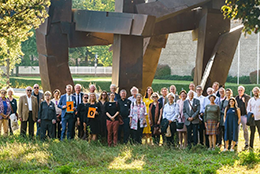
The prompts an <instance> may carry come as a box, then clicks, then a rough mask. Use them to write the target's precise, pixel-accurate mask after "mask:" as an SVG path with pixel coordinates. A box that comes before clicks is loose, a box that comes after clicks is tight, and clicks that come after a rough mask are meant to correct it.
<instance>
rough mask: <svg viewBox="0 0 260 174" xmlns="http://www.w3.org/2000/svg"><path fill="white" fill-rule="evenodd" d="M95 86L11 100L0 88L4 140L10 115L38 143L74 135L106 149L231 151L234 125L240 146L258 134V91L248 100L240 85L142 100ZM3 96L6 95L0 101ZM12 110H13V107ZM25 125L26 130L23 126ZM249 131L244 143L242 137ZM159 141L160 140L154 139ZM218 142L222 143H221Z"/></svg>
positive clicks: (151, 95)
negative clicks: (120, 145)
mask: <svg viewBox="0 0 260 174" xmlns="http://www.w3.org/2000/svg"><path fill="white" fill-rule="evenodd" d="M95 90H96V87H95V85H90V87H89V93H83V92H82V87H81V85H80V84H76V85H75V86H74V91H75V92H74V93H73V86H72V85H67V86H66V93H65V94H63V95H61V92H60V90H59V89H56V90H54V91H53V93H51V92H50V91H46V92H45V93H44V94H43V93H41V92H39V85H38V84H35V85H34V86H33V89H32V88H31V87H27V88H26V95H23V96H21V97H20V99H19V103H18V102H17V101H16V99H14V98H13V94H14V91H13V90H12V89H11V88H9V89H8V90H7V91H6V90H5V89H2V90H1V91H0V92H1V98H0V131H1V130H2V126H3V130H4V135H5V136H7V135H8V129H9V130H10V134H13V131H12V127H11V122H10V119H9V117H10V115H11V114H15V115H16V116H17V118H18V119H19V120H20V121H21V132H20V134H21V136H26V132H27V127H29V136H30V137H31V138H32V137H33V136H34V126H35V123H37V131H36V136H39V137H40V138H41V139H42V140H44V139H45V138H46V137H47V136H48V137H50V138H58V139H60V140H61V141H62V140H64V139H65V135H67V139H74V138H75V134H76V130H77V132H78V134H77V136H78V138H80V139H84V140H85V139H87V140H89V141H96V140H97V139H98V138H99V137H101V138H104V139H106V141H107V143H108V146H116V145H117V143H118V142H121V141H122V142H123V143H125V144H127V143H128V142H129V140H131V143H137V144H142V139H145V140H146V142H147V143H153V144H157V145H159V144H162V143H163V144H166V145H168V146H170V147H180V148H186V147H188V148H191V147H192V146H196V145H197V144H202V145H205V146H207V147H208V149H209V150H214V149H215V147H216V146H218V147H221V146H222V144H224V150H223V151H227V150H229V149H230V151H234V149H235V146H236V145H237V143H238V134H239V125H240V123H241V124H242V127H243V132H244V139H245V147H244V149H247V148H249V146H250V148H253V144H254V135H255V127H257V129H258V132H259V134H260V98H259V93H260V89H259V88H258V87H254V88H253V90H252V92H253V95H254V96H253V97H250V96H249V95H247V94H245V88H244V87H243V86H239V87H238V96H236V97H235V98H234V97H233V92H232V90H231V89H229V88H227V89H224V88H223V87H220V86H219V83H218V82H215V83H213V86H212V88H211V87H210V88H208V89H207V90H206V91H207V96H203V95H202V93H203V89H202V87H201V86H196V87H195V85H194V84H193V83H190V85H189V91H188V92H186V91H185V90H181V91H180V92H179V94H177V92H176V91H177V90H176V87H175V86H174V85H172V86H170V87H169V90H170V91H169V90H168V88H166V87H164V88H162V89H161V91H160V93H161V96H160V95H159V94H158V93H157V92H154V91H153V89H152V87H147V89H146V92H145V95H144V96H142V95H141V94H140V93H139V90H138V88H137V87H132V89H131V90H130V93H131V96H130V97H128V98H127V91H126V90H124V89H122V90H120V91H119V94H118V93H116V90H117V87H116V85H113V84H112V85H111V86H110V92H109V93H108V92H106V91H102V92H101V93H100V95H98V94H97V93H95ZM6 95H7V96H6ZM17 106H18V107H17ZM27 125H29V126H27ZM248 126H250V130H251V134H250V144H249V137H248ZM0 133H1V132H0ZM160 139H162V140H160ZM223 142H224V143H223Z"/></svg>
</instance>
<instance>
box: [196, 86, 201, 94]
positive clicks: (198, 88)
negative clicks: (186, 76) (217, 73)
mask: <svg viewBox="0 0 260 174" xmlns="http://www.w3.org/2000/svg"><path fill="white" fill-rule="evenodd" d="M196 93H197V95H198V96H201V95H202V89H201V88H200V87H197V89H196Z"/></svg>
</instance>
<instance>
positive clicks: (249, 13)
mask: <svg viewBox="0 0 260 174" xmlns="http://www.w3.org/2000/svg"><path fill="white" fill-rule="evenodd" d="M259 6H260V1H259V0H250V1H249V0H226V5H224V6H223V7H222V10H223V14H224V16H225V17H227V18H230V19H235V20H236V19H239V20H241V22H242V23H243V25H244V32H245V33H248V34H251V33H252V32H254V33H257V32H259V23H260V18H259V16H260V9H259Z"/></svg>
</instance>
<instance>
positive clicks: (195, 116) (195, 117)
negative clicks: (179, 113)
mask: <svg viewBox="0 0 260 174" xmlns="http://www.w3.org/2000/svg"><path fill="white" fill-rule="evenodd" d="M192 107H193V109H194V110H195V112H194V111H193V109H190V103H189V99H187V100H185V102H184V105H183V115H184V117H185V122H184V124H185V125H186V126H189V125H190V121H189V120H188V118H190V117H192V118H193V121H192V124H199V117H198V115H199V113H200V101H199V100H198V99H195V98H193V103H192Z"/></svg>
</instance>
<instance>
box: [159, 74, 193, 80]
mask: <svg viewBox="0 0 260 174" xmlns="http://www.w3.org/2000/svg"><path fill="white" fill-rule="evenodd" d="M156 79H165V80H184V81H192V80H193V78H192V77H191V76H178V75H167V76H161V77H156Z"/></svg>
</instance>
